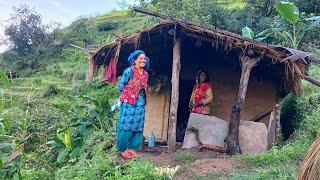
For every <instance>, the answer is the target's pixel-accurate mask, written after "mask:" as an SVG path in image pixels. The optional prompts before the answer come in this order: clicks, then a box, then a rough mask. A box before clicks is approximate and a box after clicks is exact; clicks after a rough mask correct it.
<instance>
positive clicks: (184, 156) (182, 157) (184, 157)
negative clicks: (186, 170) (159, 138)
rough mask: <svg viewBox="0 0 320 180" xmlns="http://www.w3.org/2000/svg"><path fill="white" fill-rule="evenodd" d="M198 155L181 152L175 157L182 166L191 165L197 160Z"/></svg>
mask: <svg viewBox="0 0 320 180" xmlns="http://www.w3.org/2000/svg"><path fill="white" fill-rule="evenodd" d="M196 158H197V157H196V155H195V154H194V153H192V152H185V151H181V152H178V153H177V154H176V156H175V159H176V161H178V162H180V163H182V164H191V163H193V162H194V161H195V160H196Z"/></svg>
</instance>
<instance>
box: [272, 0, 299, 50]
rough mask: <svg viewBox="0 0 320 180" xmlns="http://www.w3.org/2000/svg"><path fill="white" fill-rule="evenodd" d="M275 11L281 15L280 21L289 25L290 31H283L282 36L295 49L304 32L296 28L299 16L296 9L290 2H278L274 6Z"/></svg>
mask: <svg viewBox="0 0 320 180" xmlns="http://www.w3.org/2000/svg"><path fill="white" fill-rule="evenodd" d="M276 10H277V11H278V13H279V14H280V15H281V17H282V19H284V20H285V21H287V22H289V23H290V24H291V26H292V31H291V32H290V31H283V36H284V37H285V38H286V40H288V41H289V42H290V44H291V45H292V47H293V48H295V49H297V48H298V45H299V43H300V41H301V39H302V37H303V36H304V31H303V30H302V29H298V28H297V22H298V20H299V15H300V13H299V9H298V7H297V6H296V5H295V4H294V3H292V2H287V1H280V2H278V3H277V5H276Z"/></svg>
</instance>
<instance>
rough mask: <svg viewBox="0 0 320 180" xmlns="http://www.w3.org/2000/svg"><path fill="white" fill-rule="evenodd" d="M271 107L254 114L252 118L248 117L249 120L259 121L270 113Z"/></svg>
mask: <svg viewBox="0 0 320 180" xmlns="http://www.w3.org/2000/svg"><path fill="white" fill-rule="evenodd" d="M271 111H272V109H269V110H268V111H266V112H263V113H260V114H258V115H256V116H255V117H254V118H252V119H250V120H249V121H253V122H260V120H261V119H262V118H264V117H266V116H268V115H269V114H270V113H271Z"/></svg>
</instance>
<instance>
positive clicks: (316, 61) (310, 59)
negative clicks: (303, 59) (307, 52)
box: [307, 55, 320, 64]
mask: <svg viewBox="0 0 320 180" xmlns="http://www.w3.org/2000/svg"><path fill="white" fill-rule="evenodd" d="M307 60H309V61H311V62H314V63H316V64H320V59H319V58H317V57H315V56H313V55H312V56H309V57H307Z"/></svg>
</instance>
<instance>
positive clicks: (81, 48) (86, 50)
mask: <svg viewBox="0 0 320 180" xmlns="http://www.w3.org/2000/svg"><path fill="white" fill-rule="evenodd" d="M69 45H70V46H72V47H74V48H77V49H80V50H82V51H85V52H87V53H89V54H92V52H91V51H89V50H88V49H85V48H83V47H80V46H77V45H74V44H69Z"/></svg>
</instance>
